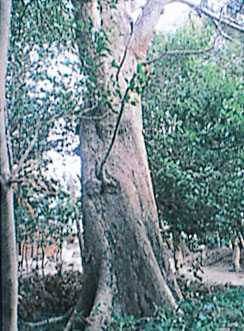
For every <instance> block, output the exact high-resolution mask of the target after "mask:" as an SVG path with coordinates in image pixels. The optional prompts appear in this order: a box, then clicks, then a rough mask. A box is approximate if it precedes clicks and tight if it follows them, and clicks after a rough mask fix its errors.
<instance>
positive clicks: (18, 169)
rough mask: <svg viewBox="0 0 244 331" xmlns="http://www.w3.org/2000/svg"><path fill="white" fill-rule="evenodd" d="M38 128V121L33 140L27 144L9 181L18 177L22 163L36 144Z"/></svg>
mask: <svg viewBox="0 0 244 331" xmlns="http://www.w3.org/2000/svg"><path fill="white" fill-rule="evenodd" d="M40 126H41V121H40V120H39V123H38V124H37V127H36V130H35V135H34V137H33V139H32V140H31V142H30V143H29V146H28V148H27V149H26V151H25V153H24V154H23V155H22V157H21V159H20V161H19V165H18V167H17V168H16V170H15V171H14V172H13V175H12V179H11V181H12V180H13V181H14V180H15V177H16V176H17V175H18V173H19V172H20V170H21V169H22V168H23V166H24V163H25V160H26V159H27V158H28V156H29V154H30V152H31V151H32V149H33V147H34V146H35V143H36V141H37V138H38V134H39V129H40Z"/></svg>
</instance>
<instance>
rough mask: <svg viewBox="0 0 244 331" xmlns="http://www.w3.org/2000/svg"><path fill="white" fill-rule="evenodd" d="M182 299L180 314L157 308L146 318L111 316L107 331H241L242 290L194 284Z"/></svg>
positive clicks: (243, 312) (243, 320)
mask: <svg viewBox="0 0 244 331" xmlns="http://www.w3.org/2000/svg"><path fill="white" fill-rule="evenodd" d="M185 295H186V297H187V299H186V300H185V301H183V302H182V303H181V305H180V307H179V308H180V310H181V313H179V312H177V313H173V312H169V311H168V310H167V311H166V310H165V309H164V308H162V307H161V308H157V309H156V310H155V314H154V316H152V317H148V318H142V319H135V318H134V317H132V316H131V317H121V316H114V319H113V322H112V323H111V324H110V326H109V327H108V330H109V331H115V330H116V331H132V330H133V331H135V330H140V331H149V330H155V331H160V330H192V331H193V330H194V331H195V330H221V331H223V330H240V331H241V330H244V287H238V288H237V287H219V286H215V287H211V288H206V287H205V288H204V287H203V286H202V285H200V284H199V286H198V284H196V283H195V284H192V287H191V288H190V289H189V290H188V293H187V292H186V293H185Z"/></svg>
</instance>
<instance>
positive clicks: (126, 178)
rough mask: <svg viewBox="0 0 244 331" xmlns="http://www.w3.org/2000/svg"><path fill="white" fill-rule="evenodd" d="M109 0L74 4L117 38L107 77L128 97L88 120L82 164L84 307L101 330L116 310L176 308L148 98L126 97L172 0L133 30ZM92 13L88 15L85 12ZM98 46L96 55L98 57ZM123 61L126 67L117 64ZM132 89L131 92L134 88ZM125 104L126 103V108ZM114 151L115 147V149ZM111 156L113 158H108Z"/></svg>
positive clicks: (151, 9) (106, 63)
mask: <svg viewBox="0 0 244 331" xmlns="http://www.w3.org/2000/svg"><path fill="white" fill-rule="evenodd" d="M101 2H102V6H103V8H102V11H101V12H98V11H97V10H96V6H94V4H95V3H94V1H88V2H84V1H74V4H75V6H76V13H77V17H76V19H77V20H85V19H86V17H88V16H90V17H91V18H92V19H93V21H94V20H95V21H94V23H95V24H94V28H95V27H99V26H101V23H102V24H103V29H105V30H106V34H107V36H108V38H109V40H110V42H111V44H110V52H109V53H108V54H107V56H106V58H104V57H102V58H101V59H100V61H101V63H100V66H99V70H100V72H99V74H100V76H99V77H100V79H99V82H101V81H102V84H103V86H104V87H105V89H106V90H112V91H113V82H115V81H116V82H117V83H118V85H119V88H120V93H121V97H118V96H117V95H115V96H114V97H113V99H112V101H111V102H112V106H113V109H114V110H116V111H117V112H118V114H114V113H113V112H109V113H108V114H107V116H102V119H100V120H99V119H98V117H99V115H103V114H104V113H106V111H107V110H106V109H99V110H97V112H96V113H95V115H96V116H91V117H90V118H89V119H87V118H86V119H83V120H82V122H81V129H80V138H81V162H82V185H83V211H84V244H85V249H84V256H83V262H84V289H83V293H82V301H81V306H80V309H81V311H83V313H84V316H85V317H87V322H88V327H89V330H99V329H101V328H102V326H103V325H105V324H106V323H107V322H108V321H109V320H110V317H111V312H112V311H113V312H117V313H120V314H126V315H130V314H132V315H134V316H145V315H150V314H151V313H152V312H153V310H154V308H155V304H156V305H162V304H163V302H167V303H168V304H169V305H170V306H172V307H174V308H175V307H176V302H175V299H174V297H173V295H172V293H171V291H170V289H169V287H168V286H167V284H166V280H165V276H166V272H165V268H164V267H165V265H164V260H165V259H164V254H165V252H164V248H163V247H164V246H163V243H162V239H161V235H160V231H159V226H158V216H157V210H156V205H155V201H154V195H153V189H152V183H151V178H150V173H149V168H148V162H147V155H146V149H145V144H144V139H143V133H142V129H143V128H142V114H141V101H140V98H139V97H138V95H136V94H132V93H130V97H131V99H133V100H136V101H137V102H136V104H135V105H134V106H133V105H132V104H130V103H129V102H127V103H125V104H123V106H124V108H123V112H122V111H121V109H122V108H121V105H122V103H123V102H124V101H123V98H124V95H125V94H126V93H127V92H128V91H127V88H128V84H129V83H128V82H130V81H131V79H132V77H133V75H134V74H135V71H136V68H137V65H138V63H139V62H140V61H143V60H145V57H146V51H147V48H148V44H149V42H150V40H151V39H152V37H153V31H154V27H155V24H156V23H157V21H158V19H159V17H160V15H161V13H162V10H163V5H162V4H166V3H169V2H170V1H156V0H152V1H148V3H147V5H146V6H145V7H144V9H143V12H142V15H141V19H140V20H138V21H137V22H136V23H135V25H134V26H133V28H131V24H130V20H129V18H128V13H127V12H126V10H125V1H119V3H118V5H117V8H116V9H111V8H109V5H107V1H101ZM84 12H85V13H86V15H85V14H84ZM78 42H79V48H80V52H81V58H82V56H83V54H84V53H83V52H84V47H86V46H84V44H85V43H86V45H87V47H86V50H87V48H88V45H90V46H91V45H92V38H91V37H89V36H88V35H86V34H85V33H84V32H82V31H80V32H78ZM94 52H95V51H94V49H92V47H90V50H89V55H90V57H91V58H94V59H95V58H96V61H98V59H97V57H95V55H96V54H95V53H94ZM112 61H115V63H118V64H120V65H119V69H117V68H112V66H111V63H112ZM126 91H127V92H126ZM123 106H122V107H123ZM119 115H122V116H121V122H120V125H119V130H118V134H117V135H116V139H115V140H114V144H113V146H112V148H111V141H112V140H113V138H114V130H115V129H116V125H118V116H119ZM108 151H110V152H109V153H108ZM105 155H107V157H105Z"/></svg>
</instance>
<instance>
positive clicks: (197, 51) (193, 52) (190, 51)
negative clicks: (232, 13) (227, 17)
mask: <svg viewBox="0 0 244 331" xmlns="http://www.w3.org/2000/svg"><path fill="white" fill-rule="evenodd" d="M213 49H214V45H213V46H211V47H209V48H205V49H185V50H173V51H166V52H163V53H162V54H160V55H159V56H158V57H157V58H155V59H152V60H149V61H146V62H144V63H143V64H152V63H154V62H156V61H159V60H160V59H162V57H164V56H168V55H199V54H204V53H207V52H210V51H211V50H213Z"/></svg>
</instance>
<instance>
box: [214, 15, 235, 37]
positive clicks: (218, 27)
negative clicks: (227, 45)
mask: <svg viewBox="0 0 244 331" xmlns="http://www.w3.org/2000/svg"><path fill="white" fill-rule="evenodd" d="M219 22H220V21H219ZM213 23H214V25H215V27H216V28H217V30H218V32H219V33H220V34H221V36H223V37H224V38H225V39H227V40H228V41H231V42H233V41H234V40H233V38H231V36H229V35H228V34H227V33H225V32H224V31H223V30H222V28H221V26H220V24H219V23H217V22H216V20H214V19H213Z"/></svg>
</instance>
